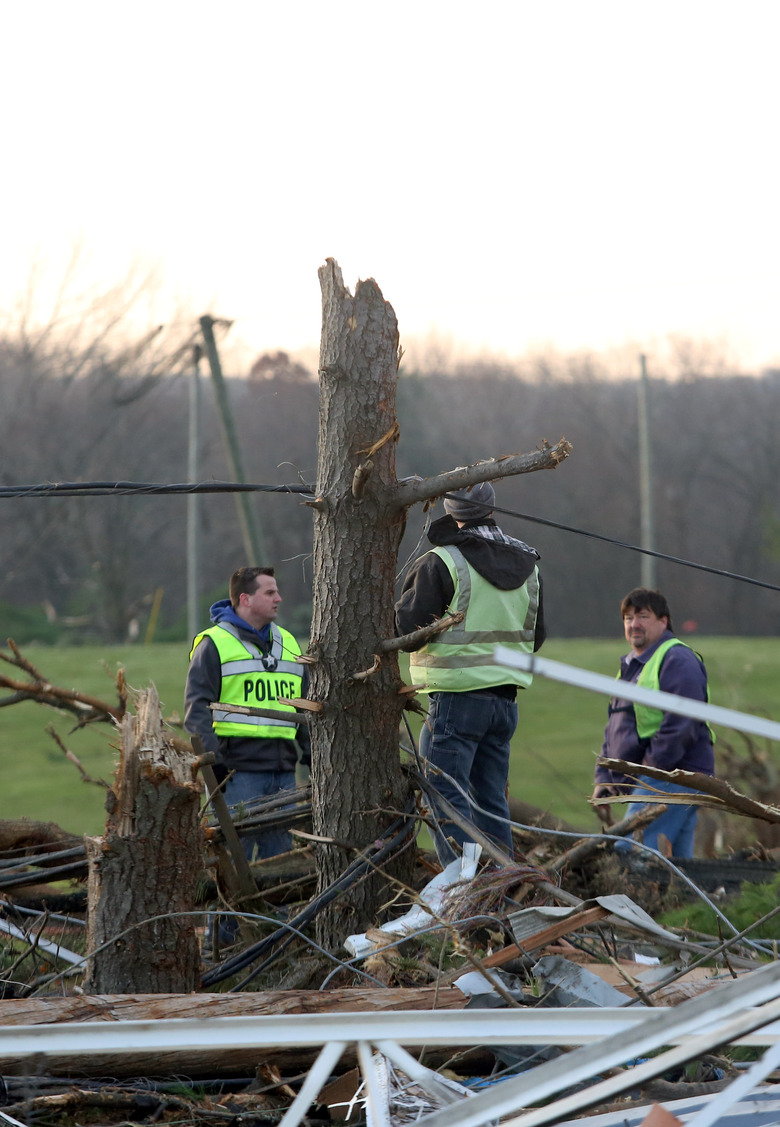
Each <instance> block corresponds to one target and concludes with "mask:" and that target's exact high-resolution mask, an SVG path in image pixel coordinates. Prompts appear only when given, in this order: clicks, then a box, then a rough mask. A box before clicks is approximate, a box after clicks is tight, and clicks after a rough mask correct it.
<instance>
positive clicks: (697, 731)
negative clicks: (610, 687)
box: [596, 630, 715, 786]
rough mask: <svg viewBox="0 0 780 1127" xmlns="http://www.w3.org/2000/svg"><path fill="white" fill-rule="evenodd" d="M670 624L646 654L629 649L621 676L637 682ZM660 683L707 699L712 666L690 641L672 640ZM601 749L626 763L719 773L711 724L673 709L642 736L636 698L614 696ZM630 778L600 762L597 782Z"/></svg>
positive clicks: (665, 637)
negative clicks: (633, 700)
mask: <svg viewBox="0 0 780 1127" xmlns="http://www.w3.org/2000/svg"><path fill="white" fill-rule="evenodd" d="M673 637H674V635H673V634H672V632H671V630H665V631H664V633H663V634H662V635H661V637H660V638H659V639H658V641H657V642H656V644H655V645H654V646H651V647H650V648H649V649H647V650H645V651H644V653H641V654H638V655H637V654H633V653H630V654H626V655H625V656H624V657H622V658H621V659H620V679H621V680H622V681H633V682H634V683H636V682H637V681H638V679H639V674H640V673H641V672H642V668H643V666H644V665H645V664H646V663H647V662H648V661H649V660H650V658H651V657H652V655H653V654H654V653H655V651H656V650H657V649H658V647H659V646H662V645H663V644H664V642H666V641H668V640H669V639H670V638H673ZM658 680H659V688H660V689H661V691H662V692H664V693H676V695H677V696H681V697H690V698H691V699H692V700H701V701H706V699H707V671H706V669H705V668H704V664H703V662H702V661H701V660H700V659H699V657H698V655H697V654H695V653H694V652H693V650H692V649H690V648H689V647H688V646H684V645H681V646H670V647H669V649H668V650H667V651H666V654H665V655H664V658H663V661H662V662H661V669H660V673H659V679H658ZM601 754H602V755H604V756H608V757H609V758H610V759H624V760H625V761H626V762H627V763H644V764H646V765H647V766H649V767H658V768H660V770H662V771H673V770H675V769H676V768H679V769H681V770H683V771H699V772H701V773H702V774H703V775H713V774H714V773H715V754H714V752H713V748H712V738H711V736H710V732H709V729H708V727H707V725H706V724H704V723H703V722H702V721H701V720H693V719H691V718H690V717H688V716H678V715H676V714H675V713H673V712H666V713H664V718H663V720H662V721H661V727H660V728H659V729H658V731H657V732H656V733H655V735H654V736H651V737H650V739H644V740H640V738H639V735H638V734H637V730H636V718H635V716H634V706H633V704H632V703H631V701H628V700H625V699H623V698H621V697H614V698H613V699H612V700H611V701H610V705H609V719H608V720H607V727H606V729H605V732H604V743H603V744H602V747H601ZM634 782H635V780H632V779H629V778H628V777H627V776H626V775H622V774H620V773H618V772H615V771H609V770H607V769H606V768H605V767H600V766H597V767H596V784H597V785H599V784H607V785H612V786H614V785H616V784H626V783H630V784H632V785H633V784H634Z"/></svg>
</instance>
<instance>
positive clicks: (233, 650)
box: [190, 622, 302, 740]
mask: <svg viewBox="0 0 780 1127" xmlns="http://www.w3.org/2000/svg"><path fill="white" fill-rule="evenodd" d="M203 638H211V640H212V642H213V643H214V645H215V646H216V647H217V652H218V653H219V660H220V663H221V672H222V689H221V692H220V701H221V703H224V704H228V705H229V704H241V705H248V706H250V707H255V708H258V707H266V708H272V709H274V711H280V712H289V713H290V714H291V715H292V716H293V717H294V716H295V709H294V708H292V707H291V706H290V705H288V704H280V703H279V697H286V698H287V699H290V698H294V697H299V696H300V695H301V691H302V679H301V666H300V663H299V662H298V661H297V660H296V658H298V657H299V656H300V652H301V651H300V647H299V645H298V643H297V642H296V640H295V638H293V636H292V634H290V633H289V632H288V631H287V630H283V629H282V628H281V627H280V626H277V625H276V623H275V622H272V623H271V646H270V649H269V652H268V653H267V654H263V653H262V652H261V650H260V649H259V647H258V646H256V645H254V643H253V642H249V641H244V640H243V639H242V638H241V637H239V634H238V630H237V628H236V627H235V626H233V625H232V623H229V622H228V623H222V624H220V625H219V626H212V627H211V628H210V629H209V630H204V631H203V632H202V633H201V634H198V636H197V638H196V639H195V641H194V642H193V646H192V651H191V653H190V657H192V654H193V653H194V652H195V649H196V647H197V646H198V645H199V643H200V641H201V640H202V639H203ZM212 722H213V725H214V731H215V732H216V733H217V735H218V736H243V737H247V736H248V737H250V738H252V739H273V738H280V739H290V740H292V739H295V734H296V731H297V724H296V722H295V720H294V719H292V720H281V719H275V718H272V717H270V716H245V715H244V714H243V713H241V712H231V711H230V710H229V709H219V710H217V711H214V712H213V713H212Z"/></svg>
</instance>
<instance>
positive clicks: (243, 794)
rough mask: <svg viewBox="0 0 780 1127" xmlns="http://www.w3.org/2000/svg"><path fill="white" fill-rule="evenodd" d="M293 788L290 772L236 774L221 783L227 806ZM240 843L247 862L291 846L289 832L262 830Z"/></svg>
mask: <svg viewBox="0 0 780 1127" xmlns="http://www.w3.org/2000/svg"><path fill="white" fill-rule="evenodd" d="M294 787H295V772H294V771H236V773H235V774H234V775H232V776H231V778H229V779H228V781H227V783H226V784H225V801H226V802H227V804H228V806H236V805H237V804H238V803H239V802H245V803H249V802H251V801H252V799H254V798H264V797H266V796H267V795H271V794H277V793H278V792H279V791H280V790H292V789H293V788H294ZM241 841H242V843H243V846H244V853H246V855H247V858H248V859H249V860H250V861H251V860H252V859H253V857H258V858H259V857H275V856H276V855H277V853H286V852H287V851H288V850H289V849H292V847H293V845H292V837H291V836H290V832H289V830H266V831H265V832H264V833H256V834H249V835H247V836H245V837H242V839H241Z"/></svg>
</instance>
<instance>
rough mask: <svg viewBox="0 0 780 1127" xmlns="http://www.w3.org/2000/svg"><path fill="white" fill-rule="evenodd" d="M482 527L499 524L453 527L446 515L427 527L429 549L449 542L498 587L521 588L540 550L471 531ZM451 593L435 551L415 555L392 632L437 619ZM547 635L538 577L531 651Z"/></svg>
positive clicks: (482, 520) (484, 520)
mask: <svg viewBox="0 0 780 1127" xmlns="http://www.w3.org/2000/svg"><path fill="white" fill-rule="evenodd" d="M486 526H487V527H488V528H496V529H497V528H498V525H497V524H496V522H495V521H494V520H493V519H492V518H491V517H482V518H480V519H479V520H474V521H469V522H468V523H467V524H465V525H464V526H463V528H458V526H457V524H456V522H455V521H454V520H453V519H452V517H451V516H445V517H441V518H440V519H439V520H437V521H434V522H433V524H432V525H431V527H430V529H429V531H428V540H429V541H430V543H431V544H432V545H433V547H434V548H438V547H445V548H446V547H449V546H450V545H454V546H455V547H457V548H459V549H460V550H461V552H462V553H463V555H464V557H465V559H466V562H467V563H468V564H469V565H470V566H471V567H473V568H474V570H475V571H478V572H479V574H480V575H481V576H482V577H483V579H486V580H487V581H488V583H492V584H493V586H494V587H498V589H499V590H500V591H514V590H516V589H517V588H519V587H522V586H523V584H524V583H525V581H526V580H527V579H528V577H529V575H531V573H532V572H533V570H534V567H535V566H536V564H537V562H538V560H539V553H538V552H537V551H536V549H535V548H529V546H528V545H527V544H523V542H522V541H521V540H512V541H511V542H510V543H504V542H503V541H501V540H492V539H488V538H487V537H485V536H480V535H478V534H477V533H475V532H474V531H473V530H474V529H475V528H478V527H486ZM454 594H455V585H454V583H453V581H452V576H451V575H450V571H449V568H448V567H447V565H446V563H445V562H444V560H443V559H441V557H440V556H438V555H436V553H435V552H427V553H426V554H425V555H422V556H420V557H419V558H418V559H416V560H415V562H414V563H413V564H412V566H411V567H410V568H409V572H408V574H407V576H406V579H405V580H404V584H403V588H402V591H401V597H400V598H399V600H398V602H397V603H396V604H395V628H396V633H397V634H399V635H401V634H411V633H412V631H414V630H419V628H420V627H421V626H428V624H429V623H431V622H433V621H434V620H435V619H437V618H441V617H442V615H443V614H444V613H445V611H446V610H447V607H448V606H449V605H450V603H451V601H452V597H453V595H454ZM546 636H547V635H546V631H545V626H544V605H543V600H542V587H541V577H540V579H539V611H538V614H537V617H536V634H535V638H534V650H538V649H539V647H540V646H541V644H542V642H543V641H544V640H545V637H546Z"/></svg>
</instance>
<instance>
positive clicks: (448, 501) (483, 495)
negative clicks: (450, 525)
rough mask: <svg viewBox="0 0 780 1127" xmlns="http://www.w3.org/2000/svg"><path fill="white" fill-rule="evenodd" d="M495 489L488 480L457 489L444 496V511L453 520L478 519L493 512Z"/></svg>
mask: <svg viewBox="0 0 780 1127" xmlns="http://www.w3.org/2000/svg"><path fill="white" fill-rule="evenodd" d="M495 503H496V491H495V490H494V488H493V486H492V485H491V484H490V482H489V481H481V482H480V483H479V485H469V486H468V488H467V489H457V490H455V491H454V492H452V493H449V494H448V495H447V496H446V497H445V498H444V511H445V513H449V514H450V516H451V517H452V519H453V520H461V521H467V520H478V519H479V518H480V517H487V516H490V514H491V513H492V512H493V506H494V505H495Z"/></svg>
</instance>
